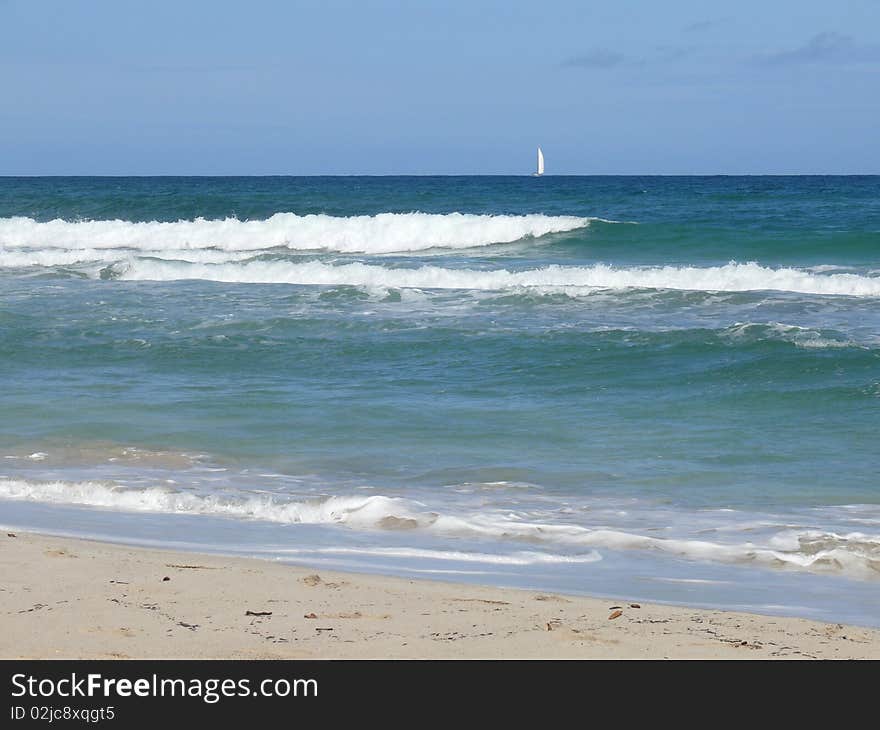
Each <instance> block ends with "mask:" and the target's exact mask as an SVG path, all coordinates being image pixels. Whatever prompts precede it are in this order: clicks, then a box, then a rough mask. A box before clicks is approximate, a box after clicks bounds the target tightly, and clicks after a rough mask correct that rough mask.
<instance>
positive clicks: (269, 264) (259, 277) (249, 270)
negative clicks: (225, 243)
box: [112, 260, 880, 297]
mask: <svg viewBox="0 0 880 730" xmlns="http://www.w3.org/2000/svg"><path fill="white" fill-rule="evenodd" d="M112 275H113V276H114V277H117V278H120V279H128V280H152V281H174V280H180V279H204V280H209V281H218V282H235V283H253V284H257V283H263V284H280V283H284V284H300V285H320V286H361V287H379V288H383V287H384V288H403V289H406V288H415V289H466V290H489V291H500V290H517V289H536V290H538V291H541V292H548V293H550V292H560V293H568V294H574V295H577V294H579V293H582V290H592V289H630V288H646V289H680V290H697V291H783V292H797V293H802V294H820V295H843V296H862V297H876V296H880V276H877V277H872V276H860V275H857V274H813V273H810V272H808V271H804V270H801V269H793V268H769V267H766V266H761V265H760V264H757V263H736V262H730V263H728V264H726V265H724V266H707V267H696V266H682V267H679V266H657V267H616V266H609V265H606V264H594V265H592V266H560V265H552V266H546V267H543V268H537V269H527V270H524V271H510V270H507V269H495V270H475V269H453V268H445V267H440V266H419V267H415V268H399V267H389V266H380V265H375V264H363V263H350V264H340V265H335V264H327V263H323V262H318V261H311V262H308V263H293V262H289V261H250V262H245V263H236V264H233V263H226V264H185V263H178V262H165V261H144V260H137V261H129V262H125V263H121V264H118V265H116V266H115V267H114V268H113V271H112Z"/></svg>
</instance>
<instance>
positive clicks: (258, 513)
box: [0, 478, 880, 579]
mask: <svg viewBox="0 0 880 730" xmlns="http://www.w3.org/2000/svg"><path fill="white" fill-rule="evenodd" d="M0 497H2V498H6V499H15V500H28V501H35V502H44V503H45V502H48V503H59V504H73V505H84V506H91V507H103V508H109V509H115V510H122V511H129V512H132V511H134V512H159V513H177V514H198V515H215V516H222V517H232V518H238V519H255V520H264V521H268V522H276V523H284V524H340V525H346V526H348V527H352V528H355V529H368V530H416V531H424V532H427V533H430V534H433V535H438V536H444V537H467V538H474V537H478V538H486V539H492V540H495V541H498V540H503V541H517V542H528V543H532V544H538V545H549V546H554V547H556V548H557V549H559V548H567V549H569V550H575V551H577V552H578V553H579V554H578V555H577V556H575V560H582V559H584V551H585V548H589V549H591V550H595V549H602V548H605V549H613V550H643V551H657V552H662V553H666V554H669V555H674V556H677V557H682V558H686V559H690V560H701V561H708V562H720V563H734V564H755V565H760V566H764V567H772V568H779V567H786V568H792V569H797V570H806V571H811V572H826V573H838V574H842V575H847V576H849V577H854V578H860V579H880V535H868V534H865V533H862V532H853V533H848V534H838V533H834V532H823V531H821V530H808V529H804V530H800V531H798V530H785V531H782V532H780V533H778V534H776V535H774V536H772V537H771V538H770V539H768V540H766V541H765V542H764V543H763V544H758V543H752V542H745V543H721V542H710V541H707V540H695V539H689V538H685V537H654V536H649V535H642V534H637V533H633V532H626V531H624V530H620V529H608V528H605V527H588V526H585V525H580V524H572V523H567V524H563V523H547V522H537V521H527V520H524V519H522V517H521V516H518V515H510V514H508V513H506V512H484V513H474V512H468V513H467V514H466V515H454V514H440V513H437V512H432V511H429V510H427V509H426V508H425V506H424V505H423V504H421V503H419V502H415V501H412V500H404V499H400V498H395V497H386V496H382V495H370V496H334V497H326V498H323V499H315V500H308V501H279V500H277V499H274V498H272V497H271V496H266V495H259V496H246V495H242V494H239V495H235V496H223V497H221V496H207V495H199V494H195V493H192V492H179V491H172V490H170V489H167V488H163V487H149V488H143V489H135V488H129V487H121V486H119V485H115V484H112V483H104V482H61V481H54V482H36V481H25V480H20V479H5V478H2V479H0ZM587 556H589V553H587ZM530 559H532V560H534V556H532V558H530ZM593 559H595V558H589V560H593Z"/></svg>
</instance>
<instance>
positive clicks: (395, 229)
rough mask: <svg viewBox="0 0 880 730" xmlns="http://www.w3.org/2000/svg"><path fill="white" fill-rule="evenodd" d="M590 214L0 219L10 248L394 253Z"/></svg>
mask: <svg viewBox="0 0 880 730" xmlns="http://www.w3.org/2000/svg"><path fill="white" fill-rule="evenodd" d="M589 222H590V219H589V218H580V217H575V216H545V215H471V214H463V213H446V214H432V213H380V214H378V215H373V216H367V215H360V216H350V217H338V216H330V215H304V216H301V215H296V214H295V213H276V214H275V215H273V216H272V217H270V218H267V219H265V220H251V221H242V220H239V219H237V218H225V219H223V220H206V219H204V218H196V219H195V220H179V221H174V222H159V221H148V222H132V221H125V220H97V221H92V220H86V221H66V220H61V219H56V220H52V221H47V222H39V221H36V220H34V219H33V218H25V217H14V218H0V246H3V247H6V248H29V249H34V250H42V249H68V250H79V249H84V250H94V249H123V248H125V249H136V250H147V251H164V250H175V251H186V250H192V249H205V248H216V249H221V250H224V251H257V250H264V249H270V248H276V247H283V248H288V249H292V250H312V249H323V250H329V251H341V252H362V253H391V252H395V251H420V250H424V249H429V248H435V247H440V248H471V247H474V246H485V245H488V244H493V243H510V242H513V241H518V240H520V239H522V238H527V237H539V236H544V235H547V234H548V233H561V232H565V231H572V230H575V229H577V228H583V227H584V226H587V225H588V224H589Z"/></svg>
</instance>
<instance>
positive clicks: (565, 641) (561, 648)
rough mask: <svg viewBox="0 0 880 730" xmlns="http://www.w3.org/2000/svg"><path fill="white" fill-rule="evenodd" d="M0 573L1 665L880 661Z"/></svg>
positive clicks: (345, 601)
mask: <svg viewBox="0 0 880 730" xmlns="http://www.w3.org/2000/svg"><path fill="white" fill-rule="evenodd" d="M13 535H14V536H13ZM0 574H2V576H3V578H2V581H0V614H2V616H3V631H2V632H0V657H2V658H22V657H27V658H120V659H125V658H255V659H256V658H279V659H280V658H602V659H611V658H625V659H655V658H717V659H770V658H784V659H803V658H830V659H854V658H874V659H877V658H880V631H878V630H873V629H866V628H858V627H852V626H845V625H842V624H823V623H817V622H814V621H808V620H804V619H797V618H780V617H772V616H758V615H753V614H744V613H735V612H727V611H715V610H701V609H693V608H681V607H672V606H662V605H651V604H645V603H641V604H635V603H632V602H627V601H611V600H602V599H595V598H584V597H580V596H562V595H555V594H554V595H550V594H542V593H537V592H533V591H522V590H508V589H500V588H491V587H479V586H470V585H458V584H453V583H443V582H435V581H416V580H405V579H398V578H390V577H383V576H376V575H362V574H343V573H337V572H326V571H323V570H314V569H308V568H302V567H297V566H291V565H287V564H281V563H276V562H270V561H262V560H251V559H242V558H229V557H223V556H209V555H196V554H191V553H179V552H170V551H162V550H152V549H143V548H132V547H127V546H121V545H113V544H104V543H97V542H90V541H84V540H74V539H67V538H54V537H44V536H40V535H32V534H24V533H9V534H8V535H7V534H6V533H4V534H3V535H0Z"/></svg>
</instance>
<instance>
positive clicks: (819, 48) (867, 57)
mask: <svg viewBox="0 0 880 730" xmlns="http://www.w3.org/2000/svg"><path fill="white" fill-rule="evenodd" d="M754 61H755V62H756V63H758V64H759V65H762V66H789V65H795V64H802V63H851V62H854V61H880V46H878V45H863V44H859V43H856V41H855V39H854V38H853V37H852V36H849V35H844V34H842V33H835V32H833V31H826V32H824V33H818V34H816V35H814V36H813V37H812V38H810V40H808V41H807V42H806V43H805V44H804V45H802V46H799V47H798V48H794V49H791V50H788V51H778V52H777V53H768V54H764V55H761V56H756V57H755V59H754Z"/></svg>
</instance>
